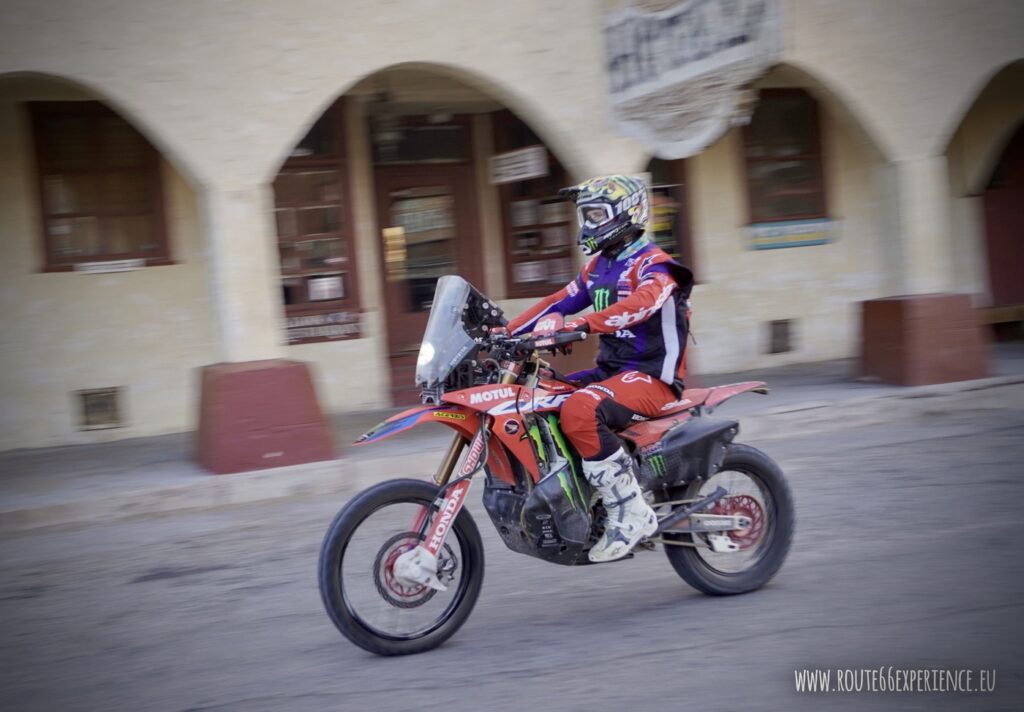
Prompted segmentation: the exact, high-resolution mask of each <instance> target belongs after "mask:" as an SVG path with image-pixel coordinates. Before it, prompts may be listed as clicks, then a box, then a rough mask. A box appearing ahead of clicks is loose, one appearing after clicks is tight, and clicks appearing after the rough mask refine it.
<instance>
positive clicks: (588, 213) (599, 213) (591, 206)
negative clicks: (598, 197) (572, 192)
mask: <svg viewBox="0 0 1024 712" xmlns="http://www.w3.org/2000/svg"><path fill="white" fill-rule="evenodd" d="M614 219H615V210H614V209H613V208H612V206H611V205H609V204H608V203H584V204H583V205H577V206H576V222H578V223H579V225H580V227H582V228H589V229H591V230H593V229H594V228H598V227H601V226H602V225H607V224H608V223H610V222H611V221H612V220H614Z"/></svg>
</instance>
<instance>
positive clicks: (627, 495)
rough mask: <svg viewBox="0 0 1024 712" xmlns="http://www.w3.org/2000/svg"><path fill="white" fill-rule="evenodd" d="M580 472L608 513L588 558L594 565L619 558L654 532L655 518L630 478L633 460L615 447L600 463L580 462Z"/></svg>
mask: <svg viewBox="0 0 1024 712" xmlns="http://www.w3.org/2000/svg"><path fill="white" fill-rule="evenodd" d="M583 473H584V474H585V475H586V477H587V481H588V482H590V484H592V485H593V486H594V488H595V489H596V490H597V492H598V494H599V495H600V496H601V499H602V500H603V502H604V508H605V511H606V512H607V513H608V517H607V519H606V521H605V527H604V535H603V536H602V537H601V539H600V540H598V542H597V543H596V544H594V547H593V548H592V549H591V550H590V553H589V554H588V557H589V558H590V560H591V561H593V562H595V563H598V562H603V561H615V560H616V559H621V558H622V557H623V556H625V555H626V554H628V553H629V552H630V551H631V550H632V549H633V547H634V546H636V545H637V544H638V543H639V542H640V540H641V539H643V538H644V537H645V536H650V535H651V534H653V533H654V532H655V531H656V530H657V529H658V517H657V515H656V514H655V513H654V510H653V509H651V508H650V506H648V504H647V502H645V501H644V495H643V492H641V491H640V485H639V484H637V481H636V477H634V476H633V459H632V458H631V457H630V456H629V455H628V454H627V453H626V452H625V451H624V450H623V449H622V448H619V449H618V450H617V451H615V453H614V454H613V455H611V456H610V457H608V458H605V459H604V460H584V461H583Z"/></svg>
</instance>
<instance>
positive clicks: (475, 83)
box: [263, 62, 592, 181]
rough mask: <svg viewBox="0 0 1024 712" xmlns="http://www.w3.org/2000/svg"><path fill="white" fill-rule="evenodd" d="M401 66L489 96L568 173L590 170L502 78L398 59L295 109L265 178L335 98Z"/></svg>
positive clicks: (549, 121) (552, 124)
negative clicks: (293, 122) (292, 121)
mask: <svg viewBox="0 0 1024 712" xmlns="http://www.w3.org/2000/svg"><path fill="white" fill-rule="evenodd" d="M400 69H411V70H418V71H422V72H425V73H429V74H435V75H437V76H440V77H445V78H447V79H451V80H454V81H456V82H458V83H461V84H464V85H465V86H467V87H470V88H472V89H474V90H476V91H478V92H480V93H481V94H483V95H486V96H488V97H490V98H492V99H493V100H494V101H495V102H496V103H498V104H500V105H501V106H502V107H503V108H506V109H509V110H511V111H513V112H514V113H515V114H516V115H518V116H519V117H520V118H521V119H522V120H523V121H525V122H526V123H527V124H529V126H530V128H531V129H532V130H533V131H534V132H535V133H536V134H537V136H538V137H540V138H541V140H542V141H543V142H544V143H545V145H547V146H548V148H549V149H550V150H551V151H552V152H553V153H555V155H556V156H558V158H559V160H560V161H561V162H562V165H564V166H565V168H566V170H567V171H568V172H569V173H570V175H572V176H574V177H575V178H582V177H584V176H586V175H589V174H590V173H591V172H592V168H591V165H590V164H591V162H590V161H589V160H588V158H587V153H586V151H585V150H584V148H583V145H582V143H581V142H580V141H578V140H576V139H575V138H574V137H573V135H572V132H571V131H568V130H565V129H564V128H563V127H562V126H560V125H559V122H558V120H557V119H556V118H555V117H554V116H553V115H552V113H551V112H549V111H547V110H545V109H544V108H543V107H542V106H541V105H540V104H539V103H537V102H534V101H532V100H531V99H530V98H529V97H528V96H527V95H526V94H524V93H523V92H521V91H519V90H517V89H514V88H513V87H511V86H509V85H508V84H507V83H506V82H504V81H502V80H501V79H498V78H496V77H493V76H490V75H488V76H484V75H483V74H481V73H479V72H475V71H472V70H469V69H466V68H464V67H459V66H456V65H452V64H446V63H439V62H399V63H396V64H388V65H381V66H379V67H376V68H374V69H372V70H370V71H367V72H364V73H362V74H360V75H359V76H358V77H355V78H354V79H351V80H350V81H347V82H346V83H345V84H344V85H343V86H342V87H340V88H339V90H338V91H336V92H333V93H331V94H329V95H327V96H320V97H319V98H318V99H317V100H316V101H315V102H313V103H311V104H309V105H308V106H307V107H306V108H305V110H304V111H300V112H298V113H300V114H301V115H302V116H303V120H302V121H301V122H300V123H299V124H297V125H296V126H295V127H294V128H293V130H292V131H291V132H290V133H289V134H287V139H286V140H285V141H284V142H283V144H282V145H281V146H279V148H278V150H277V151H276V152H275V154H274V155H273V156H272V157H271V158H270V159H269V160H268V163H267V165H266V169H265V171H264V173H263V175H264V178H265V179H266V180H267V181H270V180H272V179H273V177H274V175H276V174H277V171H278V170H279V169H280V167H281V165H283V163H284V161H285V159H286V158H287V156H288V153H289V151H291V149H292V147H294V146H295V145H296V144H297V143H298V142H299V141H300V140H301V139H302V137H303V136H305V135H306V133H307V132H308V131H309V129H310V127H312V126H313V124H314V123H315V122H316V121H317V119H318V118H319V117H320V116H321V115H323V113H324V112H325V111H326V110H327V109H328V108H329V107H330V106H331V105H332V104H333V103H334V102H335V101H337V100H338V99H339V98H340V97H342V96H345V95H346V94H348V93H349V92H351V91H352V89H353V88H354V87H356V86H357V85H359V84H360V83H362V82H365V81H366V80H368V79H372V78H373V77H376V76H378V75H382V74H384V73H386V72H388V71H391V70H400Z"/></svg>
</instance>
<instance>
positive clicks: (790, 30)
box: [0, 0, 1024, 449]
mask: <svg viewBox="0 0 1024 712" xmlns="http://www.w3.org/2000/svg"><path fill="white" fill-rule="evenodd" d="M689 4H690V5H698V4H701V5H702V3H692V2H691V3H689ZM704 4H706V3H704ZM711 4H712V5H713V4H714V3H711ZM753 4H754V5H756V4H757V3H753ZM4 5H5V21H4V23H3V25H2V26H0V161H2V165H3V169H4V170H3V171H2V172H0V206H2V208H3V209H2V210H0V254H2V257H3V259H2V260H0V270H3V279H2V285H3V287H2V293H0V294H2V296H0V313H2V314H3V323H4V327H5V328H4V336H3V342H2V345H0V366H2V368H0V373H2V374H3V376H2V378H3V380H2V385H0V401H2V403H3V408H2V413H0V418H2V428H0V433H2V440H0V448H2V449H7V448H16V447H36V446H44V445H55V444H70V443H85V442H95V441H102V440H109V439H117V438H124V437H133V436H141V435H152V434H159V433H166V432H178V431H185V430H191V429H193V428H194V427H195V424H196V413H197V399H198V397H199V382H198V379H197V377H196V373H197V369H198V368H199V367H202V366H204V365H208V364H213V363H222V362H249V361H257V360H261V359H278V358H287V359H296V360H301V361H304V362H307V363H309V364H311V366H312V369H313V373H314V376H315V381H316V385H317V390H318V393H319V397H320V400H321V403H322V405H323V406H324V408H325V409H326V410H328V411H331V412H345V411H352V410H360V409H366V408H381V407H386V406H389V405H391V404H394V403H400V402H404V401H405V400H407V399H408V398H409V397H410V393H409V380H410V375H411V369H412V364H413V362H414V361H415V350H416V347H417V345H418V341H419V333H420V331H421V329H422V326H423V323H424V322H425V309H426V308H427V307H428V306H429V301H430V298H431V294H432V291H431V290H432V285H433V281H434V280H435V279H436V277H437V276H439V275H440V274H444V273H447V272H451V271H457V272H459V273H462V274H465V275H467V276H468V277H470V278H471V281H473V282H474V283H475V284H477V285H478V286H479V287H480V288H481V289H482V290H483V291H485V292H486V293H488V294H490V295H491V296H492V297H494V298H495V299H497V300H498V301H499V303H500V304H501V305H502V306H503V307H504V308H505V309H506V310H507V311H508V312H509V313H515V312H516V311H517V310H519V309H521V308H523V307H525V306H526V305H528V304H529V303H530V300H531V299H533V298H535V297H537V296H540V295H542V294H544V293H547V292H549V291H553V290H554V289H555V288H557V287H558V286H560V285H561V283H562V282H563V281H564V280H566V279H567V278H568V277H570V276H571V275H572V274H573V273H574V271H575V270H576V269H577V268H578V267H579V265H580V257H579V255H578V253H577V251H576V250H575V248H574V246H573V241H574V230H573V225H572V223H571V215H570V214H569V213H568V212H567V210H566V208H565V206H564V205H563V204H560V203H557V202H556V201H554V200H553V195H554V192H555V191H556V190H557V188H558V187H560V185H563V184H568V183H571V182H574V181H577V180H580V179H583V178H586V177H589V176H592V175H597V174H602V173H612V172H628V173H636V174H641V173H643V174H647V175H648V177H649V179H650V181H651V184H652V187H653V193H654V194H655V210H654V214H655V215H654V226H653V230H654V232H655V236H656V239H658V241H659V243H660V244H663V245H664V246H665V247H666V248H668V249H670V250H672V251H674V252H675V253H676V254H678V255H679V256H680V258H681V259H683V260H684V261H686V262H688V263H690V264H691V266H692V267H693V268H694V271H695V273H696V275H697V279H698V285H697V287H696V289H695V291H694V295H693V300H692V301H693V307H694V322H693V332H694V334H695V336H696V338H697V343H696V344H695V345H691V349H690V363H691V368H692V369H693V370H696V371H698V372H702V373H714V372H727V371H732V370H740V369H748V368H760V367H767V366H772V365H780V364H786V363H797V362H805V361H814V360H820V359H829V358H840V357H849V356H853V355H855V354H856V351H857V347H858V343H859V325H858V324H859V322H858V318H859V304H860V303H861V302H862V301H864V300H869V299H875V298H879V297H885V296H890V295H896V294H915V293H926V292H959V293H967V294H970V295H972V298H973V299H974V303H975V305H976V306H977V307H978V308H979V309H987V310H989V311H987V312H986V313H987V314H992V315H993V316H992V319H994V320H1000V319H1009V320H1013V319H1016V320H1020V312H1019V307H1020V306H1021V305H1024V294H1022V293H1021V292H1020V284H1021V283H1022V282H1021V280H1020V279H1019V275H1020V274H1021V269H1022V268H1024V256H1022V255H1024V248H1022V241H1024V227H1022V222H1021V207H1020V206H1022V205H1024V200H1022V198H1024V196H1022V195H1021V193H1020V191H1021V173H1022V169H1021V161H1022V160H1024V159H1022V154H1024V148H1022V144H1024V137H1022V134H1021V124H1022V121H1024V8H1022V7H1021V5H1020V3H1018V2H1013V1H1012V0H1010V1H1005V2H1000V1H996V0H993V2H988V3H985V4H984V5H981V6H979V5H977V4H975V3H971V2H967V1H966V0H933V1H932V2H928V3H919V2H910V1H909V0H908V1H906V2H895V3H894V2H884V1H882V0H877V1H874V0H872V1H867V2H858V3H849V2H843V1H841V0H819V1H817V2H812V1H811V0H783V1H780V2H778V3H777V4H776V5H775V6H774V7H775V9H777V12H778V16H777V19H778V26H777V32H778V35H777V36H778V42H777V49H776V54H775V55H774V56H773V57H772V58H771V62H770V63H769V64H768V65H767V66H765V67H763V68H761V69H760V70H759V71H758V73H757V74H756V76H755V77H754V78H753V79H752V80H751V81H750V82H748V83H747V84H746V85H745V86H744V87H743V91H744V92H747V94H748V95H749V96H750V106H751V107H752V109H753V112H752V114H751V115H749V116H748V117H747V118H748V119H749V121H748V123H746V125H742V126H734V127H732V128H729V129H728V130H727V131H725V132H724V133H723V134H722V135H720V136H718V137H716V138H715V139H714V140H713V141H711V142H710V143H709V145H707V146H706V147H701V150H699V151H697V152H696V153H694V154H693V155H689V156H688V157H687V158H684V159H676V158H674V157H673V156H669V155H660V156H659V155H656V154H657V153H658V152H659V148H658V147H657V146H652V145H650V144H649V143H645V142H643V141H641V140H637V139H635V138H631V137H630V136H628V135H626V133H625V132H623V131H622V130H621V128H620V126H619V125H618V124H617V123H616V121H615V120H613V118H612V116H611V112H610V110H609V98H608V97H609V81H610V80H609V75H610V73H611V72H612V71H613V67H612V62H611V60H610V54H609V47H611V46H613V44H612V43H611V42H610V41H607V42H606V40H607V35H606V32H605V28H606V26H607V24H608V23H607V17H608V16H609V13H612V12H617V11H621V10H622V9H623V6H624V5H626V3H625V2H622V1H617V0H607V1H603V0H570V1H569V2H564V3H554V4H552V3H542V2H533V1H532V0H530V1H527V2H520V3H500V2H483V3H481V2H462V1H452V2H443V3H442V2H438V3H429V2H427V3H424V2H413V1H412V0H410V1H408V2H406V1H399V2H394V3H388V4H386V5H380V4H366V3H352V2H335V3H323V2H316V1H314V0H297V1H296V2H291V3H280V2H276V1H274V0H252V1H251V2H248V3H244V4H235V3H212V2H203V1H201V0H184V1H183V2H178V3H154V2H129V1H128V0H112V2H108V3H104V4H103V5H102V6H87V5H85V4H82V5H77V4H62V5H61V6H60V7H59V8H58V7H57V6H47V5H46V4H40V3H34V2H28V1H23V0H6V2H5V3H4ZM637 5H638V8H637V11H638V12H649V13H658V12H662V13H664V12H667V11H671V10H672V8H673V7H680V6H686V5H687V3H672V2H639V3H637ZM684 9H685V8H684ZM615 46H618V45H615ZM495 156H498V157H499V160H498V161H495V160H494V157H495Z"/></svg>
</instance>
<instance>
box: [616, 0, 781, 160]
mask: <svg viewBox="0 0 1024 712" xmlns="http://www.w3.org/2000/svg"><path fill="white" fill-rule="evenodd" d="M664 5H665V3H664V2H656V1H655V0H632V2H631V3H630V4H629V6H628V7H627V8H626V9H624V10H619V11H617V12H612V13H609V14H608V15H606V16H605V21H604V37H605V56H606V69H607V75H608V95H609V100H610V105H611V107H610V108H611V113H612V116H613V118H614V119H615V121H616V122H617V124H618V126H619V128H620V129H621V130H622V131H623V132H624V133H626V134H627V135H630V136H633V137H634V138H637V139H639V140H640V141H643V142H644V143H646V144H647V145H648V146H650V147H651V148H652V149H653V150H654V151H655V153H656V154H657V155H658V157H660V158H665V159H675V158H686V157H687V156H692V155H694V154H695V153H699V152H700V151H701V150H703V149H704V148H706V147H707V146H709V145H710V144H711V143H713V142H714V141H715V140H717V139H718V137H719V136H721V135H722V134H723V133H725V132H726V131H727V130H728V129H729V128H730V127H731V126H734V125H737V124H742V123H746V122H747V121H749V118H750V114H751V112H752V111H753V108H754V107H753V99H752V96H753V95H752V92H750V91H749V90H748V86H749V84H750V83H751V82H753V81H754V80H755V79H757V78H758V77H759V76H760V75H762V74H763V73H764V72H765V71H767V69H768V68H769V67H770V66H771V65H772V64H773V63H775V61H776V60H777V58H778V55H779V9H778V3H777V0H688V1H687V2H681V3H677V4H675V5H673V6H671V7H669V8H668V9H662V10H658V11H650V10H647V9H645V8H650V7H652V6H653V7H656V8H657V7H664Z"/></svg>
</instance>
